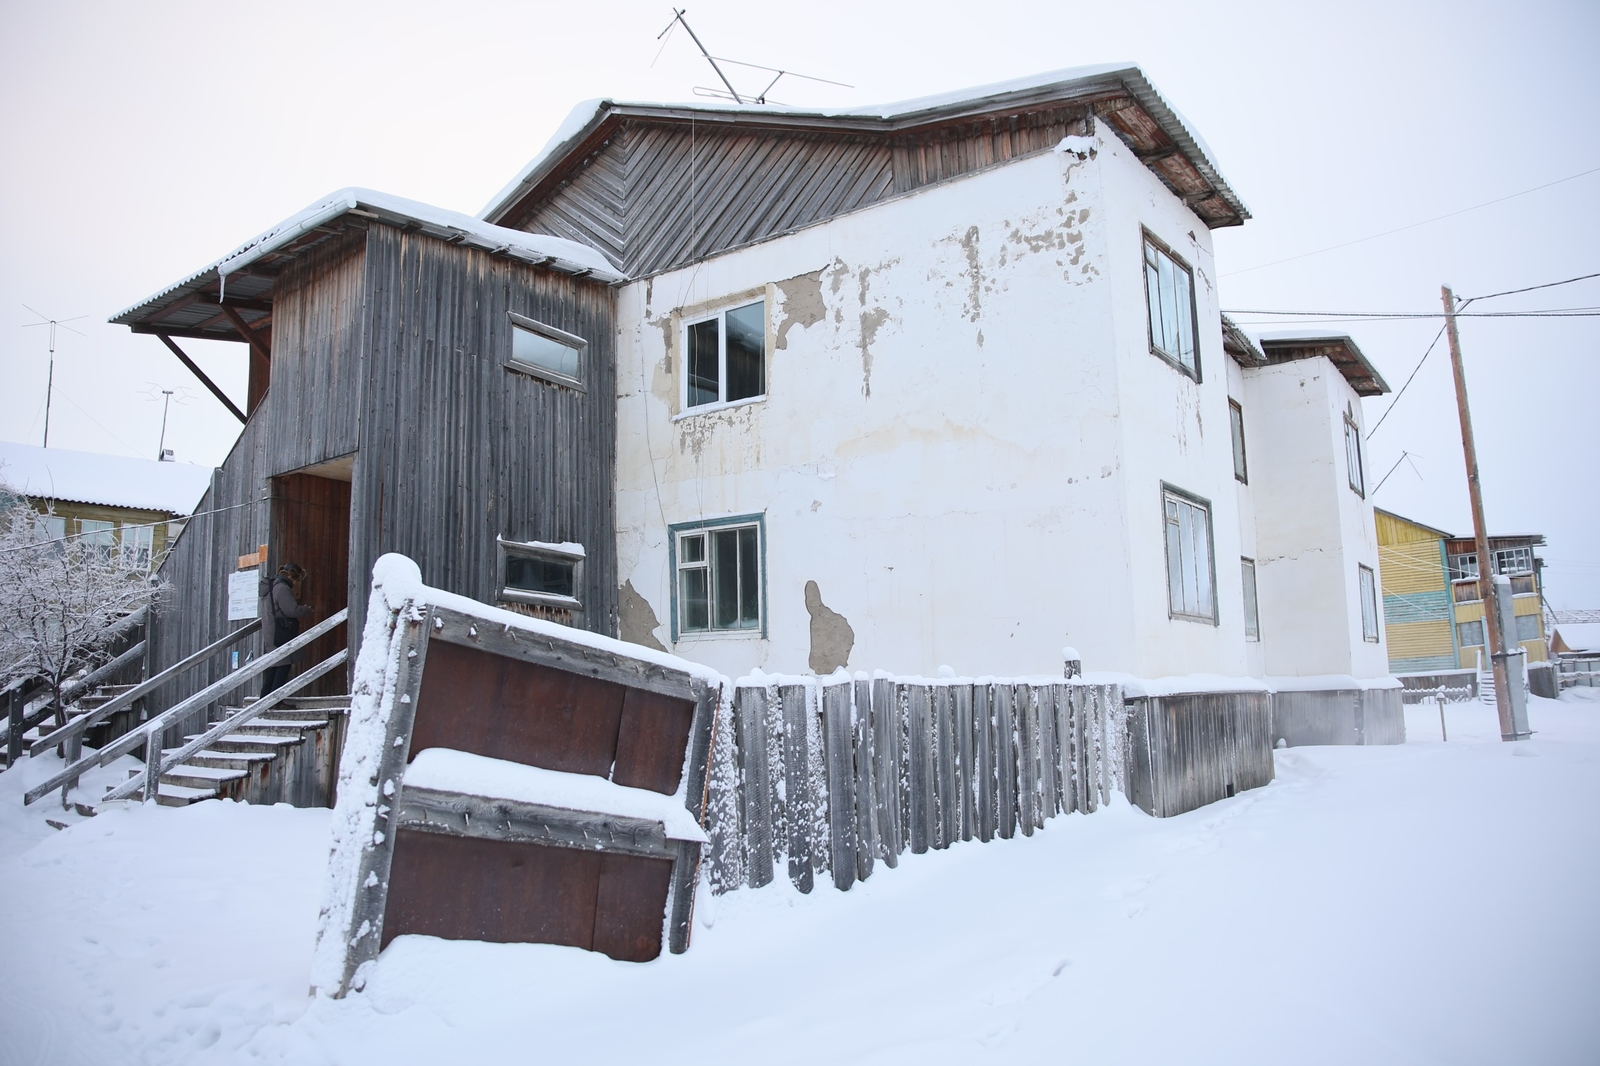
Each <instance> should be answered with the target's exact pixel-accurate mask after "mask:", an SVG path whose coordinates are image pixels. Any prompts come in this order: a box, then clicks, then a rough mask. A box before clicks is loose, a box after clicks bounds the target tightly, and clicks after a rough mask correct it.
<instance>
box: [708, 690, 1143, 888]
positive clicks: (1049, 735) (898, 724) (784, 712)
mask: <svg viewBox="0 0 1600 1066" xmlns="http://www.w3.org/2000/svg"><path fill="white" fill-rule="evenodd" d="M1128 763H1129V759H1128V743H1127V725H1126V715H1125V711H1124V705H1123V699H1122V692H1121V689H1120V688H1119V687H1118V686H1116V685H1099V684H1087V683H1084V682H1081V681H1076V680H1074V681H1054V682H1052V681H1041V680H1038V679H1033V680H1006V679H990V678H983V679H978V680H973V679H970V678H967V679H943V678H941V679H938V680H931V679H923V678H895V677H890V676H878V677H876V678H873V679H871V680H868V679H866V678H864V677H863V678H859V679H856V680H853V681H852V680H849V679H847V678H845V677H844V676H843V675H842V674H840V675H835V677H829V678H813V677H793V678H770V679H769V678H757V679H754V680H752V679H748V678H747V679H743V680H742V681H741V682H740V683H739V684H737V685H736V686H735V688H734V690H733V698H732V699H731V700H724V701H723V703H722V706H721V712H720V716H719V720H718V722H717V737H716V741H715V747H714V755H713V760H712V767H711V780H710V806H709V811H708V823H707V829H708V831H709V833H710V836H711V847H710V855H709V862H710V882H711V887H712V889H713V891H715V892H719V893H721V892H728V891H731V890H732V889H735V888H739V887H742V886H749V887H752V888H758V887H760V886H762V885H765V884H768V883H769V882H771V881H772V879H773V877H774V876H775V874H774V871H775V870H783V869H786V870H787V872H788V875H789V879H790V880H791V881H792V882H793V883H794V885H795V887H797V888H798V889H799V890H800V891H802V892H810V891H811V889H812V887H813V886H814V885H815V884H816V882H817V880H818V879H819V878H824V877H831V878H832V880H833V884H834V886H835V887H836V888H839V889H841V890H844V889H848V888H849V887H850V886H851V885H852V884H854V883H855V882H856V881H858V880H864V879H865V878H867V877H870V876H871V875H872V872H873V870H874V869H875V868H876V866H877V864H878V863H880V862H881V863H883V864H884V865H886V866H890V867H893V866H895V865H897V864H898V862H899V857H900V855H901V854H903V853H904V852H905V850H906V849H907V848H909V849H910V850H911V851H912V852H915V853H921V852H925V851H927V850H928V849H929V848H935V849H938V848H946V847H949V846H950V845H951V844H953V843H955V842H956V841H961V840H972V839H974V838H976V839H978V840H982V841H988V840H991V839H993V838H994V837H996V836H999V837H1012V836H1015V835H1016V834H1017V833H1018V832H1019V831H1020V832H1021V833H1022V834H1023V835H1025V836H1027V835H1031V834H1032V833H1033V831H1034V830H1035V829H1038V828H1042V827H1043V826H1044V823H1045V819H1047V818H1050V817H1053V816H1054V815H1056V814H1064V813H1068V812H1071V811H1083V812H1093V811H1095V810H1096V809H1097V808H1099V806H1100V805H1101V804H1103V803H1106V802H1107V801H1108V800H1109V799H1110V797H1111V794H1112V793H1113V792H1122V793H1124V794H1128V792H1129V780H1128Z"/></svg>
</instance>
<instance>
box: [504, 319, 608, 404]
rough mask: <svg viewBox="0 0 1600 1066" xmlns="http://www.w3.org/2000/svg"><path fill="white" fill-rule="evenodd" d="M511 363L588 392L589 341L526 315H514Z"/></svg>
mask: <svg viewBox="0 0 1600 1066" xmlns="http://www.w3.org/2000/svg"><path fill="white" fill-rule="evenodd" d="M510 317H511V361H510V362H509V363H507V364H506V365H507V366H508V367H510V368H511V369H512V370H520V371H522V372H523V373H525V374H531V375H533V376H534V377H537V378H543V379H544V380H545V381H548V382H551V383H552V384H556V385H565V386H566V387H567V388H569V389H578V390H580V391H583V390H584V384H583V379H584V365H583V364H584V355H585V353H586V352H587V351H588V348H589V342H588V341H586V340H584V339H583V338H582V337H578V336H574V335H573V334H571V333H568V332H566V331H565V330H559V329H556V328H555V327H554V326H549V325H546V324H545V323H543V322H536V321H534V320H533V319H531V318H525V317H524V316H522V315H518V314H512V315H511V316H510Z"/></svg>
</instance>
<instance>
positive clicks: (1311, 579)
mask: <svg viewBox="0 0 1600 1066" xmlns="http://www.w3.org/2000/svg"><path fill="white" fill-rule="evenodd" d="M1243 377H1244V397H1245V399H1244V404H1245V411H1246V418H1247V423H1246V432H1247V433H1249V432H1250V430H1251V429H1252V428H1253V427H1254V426H1256V425H1259V426H1261V430H1260V431H1259V433H1258V439H1264V440H1268V441H1270V446H1268V447H1264V448H1257V449H1254V450H1253V451H1252V452H1251V459H1252V466H1251V482H1252V487H1253V489H1254V492H1255V510H1256V520H1255V526H1256V536H1257V544H1258V547H1257V550H1258V552H1259V554H1258V557H1257V564H1256V565H1257V580H1258V584H1259V595H1260V599H1261V614H1262V618H1261V627H1262V646H1263V649H1264V650H1265V653H1266V657H1265V659H1266V663H1265V664H1266V672H1267V673H1268V674H1272V675H1275V676H1306V675H1318V674H1353V675H1354V676H1356V677H1381V676H1384V675H1386V674H1387V673H1388V657H1387V652H1386V650H1385V645H1384V642H1383V641H1382V640H1380V641H1379V642H1378V643H1376V644H1373V643H1368V642H1366V641H1365V640H1363V639H1362V634H1361V600H1360V584H1359V581H1360V579H1359V577H1358V572H1357V565H1358V564H1362V563H1364V564H1365V565H1367V566H1368V567H1370V568H1372V570H1373V573H1374V575H1376V574H1377V573H1378V546H1377V532H1376V529H1375V526H1374V523H1373V518H1372V507H1371V504H1369V503H1368V502H1367V501H1366V500H1364V499H1362V498H1361V497H1360V496H1359V495H1358V494H1356V493H1355V492H1353V491H1352V490H1351V489H1350V487H1349V475H1348V472H1347V470H1346V469H1345V445H1344V412H1345V410H1346V407H1347V405H1349V404H1352V403H1353V404H1354V410H1355V414H1356V419H1357V424H1358V426H1360V425H1362V418H1361V407H1360V400H1359V399H1358V398H1357V397H1356V395H1355V392H1354V390H1353V389H1351V388H1350V385H1349V383H1348V382H1346V381H1345V379H1344V377H1343V376H1342V375H1341V374H1340V373H1339V371H1338V369H1337V368H1336V367H1335V366H1334V365H1333V363H1332V362H1330V361H1329V360H1327V359H1323V358H1316V359H1303V360H1298V361H1296V362H1292V363H1283V364H1279V365H1277V366H1271V367H1261V368H1252V369H1250V370H1248V371H1246V372H1245V373H1244V375H1243ZM1254 412H1259V413H1254ZM1364 432H1365V431H1364V430H1363V433H1364ZM1368 473H1369V476H1370V471H1369V472H1368ZM1369 487H1370V486H1369ZM1380 616H1381V599H1380ZM1380 633H1381V617H1380Z"/></svg>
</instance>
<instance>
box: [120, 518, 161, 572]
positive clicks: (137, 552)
mask: <svg viewBox="0 0 1600 1066" xmlns="http://www.w3.org/2000/svg"><path fill="white" fill-rule="evenodd" d="M154 544H155V529H154V527H152V526H148V525H137V526H123V527H122V565H123V566H125V567H127V568H128V569H130V570H144V571H148V570H149V569H150V554H151V551H150V550H151V548H152V547H153V546H154Z"/></svg>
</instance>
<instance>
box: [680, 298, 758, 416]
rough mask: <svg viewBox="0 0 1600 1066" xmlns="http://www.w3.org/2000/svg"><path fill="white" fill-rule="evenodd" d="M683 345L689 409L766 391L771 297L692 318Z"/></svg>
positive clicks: (746, 397) (685, 331)
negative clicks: (768, 305)
mask: <svg viewBox="0 0 1600 1066" xmlns="http://www.w3.org/2000/svg"><path fill="white" fill-rule="evenodd" d="M683 350H684V367H685V370H686V373H685V374H684V390H685V391H684V408H685V409H688V408H691V407H704V406H706V405H708V404H718V403H733V402H734V401H736V400H749V399H754V398H756V397H759V396H764V395H766V392H767V304H766V301H765V300H757V301H756V302H755V303H750V304H742V305H740V306H738V307H729V308H725V309H723V310H721V311H718V312H716V313H715V314H712V315H708V316H707V317H705V318H702V319H699V320H698V321H693V322H689V323H687V324H686V325H685V326H684V344H683Z"/></svg>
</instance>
